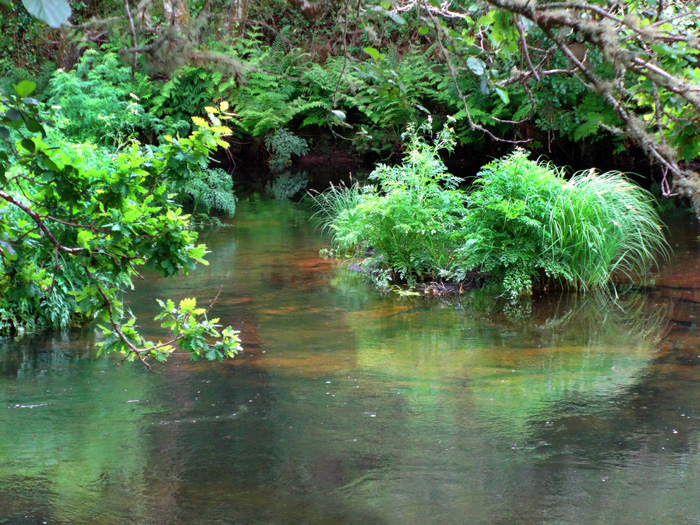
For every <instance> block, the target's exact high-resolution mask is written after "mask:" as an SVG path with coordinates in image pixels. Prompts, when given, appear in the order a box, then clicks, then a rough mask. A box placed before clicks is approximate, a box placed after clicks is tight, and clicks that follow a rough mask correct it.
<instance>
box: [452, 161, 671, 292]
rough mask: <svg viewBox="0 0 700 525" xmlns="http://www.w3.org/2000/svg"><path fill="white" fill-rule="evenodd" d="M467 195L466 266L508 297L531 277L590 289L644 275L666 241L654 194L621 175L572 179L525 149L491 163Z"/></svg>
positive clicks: (663, 250)
mask: <svg viewBox="0 0 700 525" xmlns="http://www.w3.org/2000/svg"><path fill="white" fill-rule="evenodd" d="M480 176H481V178H480V179H478V181H477V182H476V186H475V189H474V190H473V191H472V193H471V194H470V195H469V215H468V220H467V228H466V231H465V243H464V246H463V247H462V249H461V250H460V255H461V261H462V264H463V268H465V269H479V270H480V271H483V272H488V273H489V274H490V275H491V277H492V278H494V279H495V280H496V281H499V282H500V283H502V288H503V290H504V292H505V293H506V294H507V295H511V296H517V295H522V294H527V293H530V292H531V291H532V286H533V283H534V282H541V283H552V284H556V285H558V286H559V287H561V288H566V289H574V290H578V291H587V290H591V289H595V288H601V287H603V286H605V285H606V284H608V283H609V282H610V281H611V280H612V278H613V275H614V274H615V272H620V273H621V274H624V275H626V276H628V277H629V278H631V279H637V278H643V277H644V275H645V274H646V272H647V271H648V270H649V268H650V267H651V265H652V264H653V262H654V260H655V259H656V257H657V256H662V257H664V256H666V254H667V244H666V241H665V239H664V236H663V233H662V231H661V227H660V221H659V217H658V215H657V213H656V211H655V209H654V207H653V205H652V202H653V197H652V196H651V194H649V193H648V192H646V191H645V190H643V189H642V188H640V187H638V186H636V185H635V184H633V183H631V182H629V181H628V180H627V179H626V178H625V177H624V176H623V175H622V174H620V173H612V172H611V173H605V174H597V173H595V172H594V171H593V170H591V171H589V172H586V173H580V174H577V175H575V176H574V177H572V178H571V179H570V180H569V181H566V180H565V179H564V176H563V173H562V172H561V171H558V170H557V169H556V168H554V167H552V166H550V165H546V164H543V163H540V162H536V161H532V160H529V159H528V158H527V154H526V153H525V152H524V151H522V150H516V151H515V152H514V153H512V154H511V155H509V156H507V157H505V158H503V159H500V160H496V161H494V162H491V163H489V164H487V165H486V166H484V168H483V169H482V171H481V172H480Z"/></svg>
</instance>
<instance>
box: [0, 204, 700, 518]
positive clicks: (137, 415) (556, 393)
mask: <svg viewBox="0 0 700 525" xmlns="http://www.w3.org/2000/svg"><path fill="white" fill-rule="evenodd" d="M698 233H700V232H698V231H697V228H696V227H695V225H694V223H693V222H692V219H680V220H678V221H676V223H675V224H674V225H673V226H672V228H671V234H672V235H671V243H672V245H673V247H674V255H673V257H672V259H671V261H670V262H669V263H668V264H666V265H664V266H663V267H662V268H661V269H660V272H659V274H658V276H657V277H656V280H655V283H654V284H653V286H650V287H649V288H648V289H647V290H646V291H645V292H643V293H638V294H636V295H634V296H630V297H627V298H624V299H623V300H621V301H620V302H619V303H611V302H610V301H605V300H604V299H601V298H599V297H596V296H586V297H554V298H549V299H547V300H537V301H535V302H533V303H532V304H531V305H529V306H527V307H524V308H523V307H517V308H515V307H508V305H505V307H504V305H503V304H502V303H498V302H497V301H494V300H493V298H489V297H486V296H483V295H479V294H476V295H475V296H474V297H467V298H465V299H463V300H461V301H457V300H449V301H447V300H443V299H439V298H424V297H416V296H406V297H401V296H399V295H397V294H382V293H379V292H378V291H376V290H375V289H373V288H372V287H371V286H370V285H368V284H367V283H364V282H362V281H361V280H360V279H359V278H358V277H357V276H356V275H354V274H353V273H352V272H350V271H348V270H347V269H346V268H345V266H344V265H342V264H339V263H338V262H337V261H331V260H326V259H322V258H320V257H319V256H318V251H319V249H320V248H323V247H324V246H325V245H326V244H327V242H328V240H327V238H326V237H325V236H324V235H323V234H322V233H320V232H317V231H315V230H314V229H313V226H312V225H311V224H310V223H309V212H308V211H307V210H305V209H304V208H303V207H300V206H298V205H294V204H291V203H285V202H244V203H240V204H239V210H238V212H237V215H236V217H235V218H234V219H233V220H232V221H231V225H230V226H229V227H225V228H221V229H218V230H216V231H212V232H209V233H207V234H206V235H204V236H203V238H204V239H203V240H204V241H205V242H206V243H207V244H208V246H209V248H210V250H211V251H212V253H211V254H210V255H209V256H208V260H209V261H210V263H211V264H210V265H209V266H201V267H199V268H198V269H197V271H196V272H195V273H193V274H192V275H191V276H188V277H178V278H175V279H168V280H165V279H161V278H158V277H156V276H148V278H147V280H146V281H145V282H141V283H136V291H134V292H132V293H130V295H129V301H130V303H131V306H132V308H133V310H134V312H135V313H136V314H137V315H138V316H139V322H140V325H141V329H142V331H143V332H144V333H145V334H147V335H148V336H149V338H152V339H157V338H158V337H159V336H162V333H161V331H160V328H159V327H158V325H157V323H154V322H153V321H149V316H150V318H152V317H153V315H154V314H155V312H156V310H157V305H156V303H155V298H172V299H180V298H183V297H190V296H196V297H197V298H198V300H199V302H200V304H204V303H206V302H207V301H208V300H211V299H212V298H213V297H214V296H216V294H217V293H218V292H219V290H221V293H220V297H219V300H218V302H217V304H216V305H215V307H214V309H213V312H212V314H213V315H214V316H216V317H220V318H221V321H222V323H223V324H225V325H228V324H231V325H233V326H234V327H236V328H238V329H240V330H241V338H242V342H243V346H244V352H243V353H242V354H241V355H240V356H239V357H237V358H236V359H235V360H231V361H225V362H203V361H197V362H191V361H189V360H187V359H186V358H185V357H184V356H174V357H172V358H171V360H170V361H168V362H167V363H166V364H158V365H156V369H157V371H158V372H159V373H158V374H153V373H149V372H148V371H147V370H146V369H145V368H144V367H142V366H139V365H137V364H135V363H131V364H125V365H124V366H122V367H120V368H117V367H116V366H115V364H116V363H118V361H119V359H118V358H117V357H116V356H107V357H105V356H101V357H98V356H97V355H96V352H95V347H94V343H95V341H96V339H97V338H98V337H99V335H98V333H97V331H96V330H95V328H94V327H93V326H89V327H85V328H82V329H76V330H74V331H71V332H70V333H66V334H45V335H40V336H36V337H31V338H25V339H24V340H20V341H5V342H3V343H0V370H1V371H2V375H1V376H0V393H1V395H2V402H1V403H0V523H5V522H8V523H319V524H332V523H363V524H364V523H378V524H379V523H381V524H405V523H416V524H420V523H439V524H441V525H442V524H452V523H454V524H464V523H474V524H479V523H484V524H490V523H493V524H506V523H508V524H510V523H524V524H536V523H606V524H615V523H619V524H631V523H698V522H700V498H698V496H697V487H699V486H700V403H699V401H700V366H699V365H700V355H698V354H699V353H700V345H699V344H698V343H699V342H700V330H699V329H698V326H697V319H696V317H695V316H696V315H697V314H698V313H699V309H698V304H699V303H700V272H699V271H698V264H699V261H700V258H699V257H698V255H700V253H699V250H700V246H699V245H698V243H697V241H696V238H697V235H698Z"/></svg>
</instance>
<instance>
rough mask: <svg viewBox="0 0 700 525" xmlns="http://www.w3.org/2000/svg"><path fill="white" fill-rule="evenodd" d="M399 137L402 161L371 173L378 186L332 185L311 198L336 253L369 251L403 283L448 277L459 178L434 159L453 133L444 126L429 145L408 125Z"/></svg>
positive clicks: (456, 230)
mask: <svg viewBox="0 0 700 525" xmlns="http://www.w3.org/2000/svg"><path fill="white" fill-rule="evenodd" d="M423 129H424V130H429V128H427V127H426V128H423ZM403 138H404V140H408V143H409V146H408V148H407V153H406V155H405V157H404V161H403V163H402V164H401V165H399V166H387V165H384V164H380V165H379V166H378V167H377V168H376V169H375V170H374V171H373V172H372V174H371V175H370V180H373V181H377V183H378V185H377V186H368V187H365V188H363V189H361V190H360V188H358V187H356V186H352V187H350V188H349V189H345V190H340V188H338V187H334V188H331V190H330V191H328V192H326V193H324V194H322V195H323V197H320V198H319V197H316V199H315V200H316V202H317V203H318V204H319V205H321V206H322V208H323V209H324V210H325V211H324V213H326V215H327V216H328V217H329V219H328V220H327V221H326V223H327V225H328V227H329V228H330V229H331V230H333V231H334V234H335V235H334V239H335V242H336V244H337V247H339V248H340V249H343V250H352V251H355V252H362V251H363V250H364V249H366V248H372V250H373V251H374V253H375V256H376V257H377V258H379V259H381V260H382V261H383V262H384V264H385V265H386V266H388V267H389V268H390V269H391V270H393V271H395V272H397V273H398V274H399V276H400V277H401V278H403V279H409V280H413V279H415V278H416V277H420V278H423V277H432V278H435V277H447V276H451V275H452V270H453V266H454V262H455V261H454V258H453V255H454V253H455V250H456V249H457V248H458V246H459V244H460V239H461V237H460V232H461V231H462V222H463V219H464V213H465V211H466V210H465V208H464V195H463V193H462V192H460V191H459V190H457V185H458V184H459V182H460V181H461V179H459V178H457V177H454V176H452V175H450V174H448V173H447V168H446V167H445V165H444V164H443V163H442V161H441V160H440V157H439V155H438V151H440V150H441V149H447V150H451V148H452V145H453V139H452V133H451V131H450V130H449V129H448V128H447V127H445V128H444V129H443V130H442V131H441V132H440V133H439V134H438V136H437V139H436V141H435V143H434V144H429V143H427V142H426V141H425V140H424V139H423V138H422V137H421V136H420V135H419V134H418V132H417V131H416V130H415V129H414V128H413V127H409V129H408V131H407V132H406V133H405V134H404V135H403Z"/></svg>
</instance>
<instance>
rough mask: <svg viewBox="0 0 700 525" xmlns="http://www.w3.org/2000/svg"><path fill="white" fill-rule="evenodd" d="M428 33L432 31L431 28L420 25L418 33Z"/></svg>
mask: <svg viewBox="0 0 700 525" xmlns="http://www.w3.org/2000/svg"><path fill="white" fill-rule="evenodd" d="M428 33H430V29H428V28H427V27H419V28H418V34H420V35H427V34H428Z"/></svg>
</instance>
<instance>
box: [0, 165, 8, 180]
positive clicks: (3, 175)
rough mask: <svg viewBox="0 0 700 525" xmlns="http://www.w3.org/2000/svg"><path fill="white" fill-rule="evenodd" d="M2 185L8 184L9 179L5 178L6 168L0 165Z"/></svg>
mask: <svg viewBox="0 0 700 525" xmlns="http://www.w3.org/2000/svg"><path fill="white" fill-rule="evenodd" d="M0 183H2V184H7V177H5V166H3V165H2V164H0Z"/></svg>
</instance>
